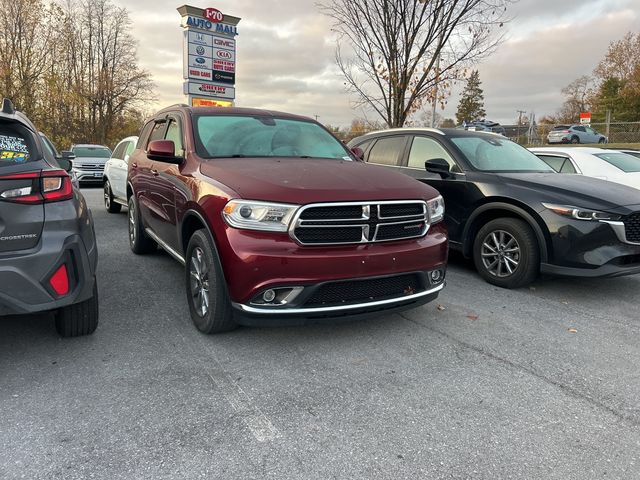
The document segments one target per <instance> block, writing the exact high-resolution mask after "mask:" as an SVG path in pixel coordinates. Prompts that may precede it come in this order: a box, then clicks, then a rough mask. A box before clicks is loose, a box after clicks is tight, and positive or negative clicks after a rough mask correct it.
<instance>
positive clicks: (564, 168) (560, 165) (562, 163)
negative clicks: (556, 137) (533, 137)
mask: <svg viewBox="0 0 640 480" xmlns="http://www.w3.org/2000/svg"><path fill="white" fill-rule="evenodd" d="M538 157H539V158H540V159H542V160H544V162H545V163H546V164H547V165H549V166H550V167H551V168H553V169H554V170H555V171H556V172H558V173H576V169H575V168H574V166H573V163H571V160H569V159H568V158H567V157H560V156H557V155H538Z"/></svg>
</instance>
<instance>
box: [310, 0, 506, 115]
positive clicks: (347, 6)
mask: <svg viewBox="0 0 640 480" xmlns="http://www.w3.org/2000/svg"><path fill="white" fill-rule="evenodd" d="M512 2H513V0H331V1H330V2H328V3H325V4H321V5H320V8H321V10H322V12H323V13H324V14H325V15H327V16H328V17H330V18H331V19H332V20H333V28H334V31H335V32H337V34H338V44H337V48H336V62H337V64H338V67H339V68H340V70H341V72H342V74H343V75H344V78H345V85H346V87H347V88H348V89H349V90H350V91H351V92H353V93H355V94H356V96H357V99H358V100H357V105H358V106H366V107H369V108H372V109H373V110H375V111H376V112H377V113H378V115H380V117H381V118H382V119H383V120H384V121H385V122H386V123H387V125H388V126H390V127H399V126H402V125H404V123H405V121H406V120H407V118H408V117H409V116H410V115H411V114H412V113H414V112H416V111H418V110H419V109H420V108H421V106H422V105H423V103H424V102H427V101H434V100H436V101H440V102H442V101H443V100H444V99H445V98H446V97H447V96H448V95H449V92H450V88H451V84H452V82H453V81H455V80H457V79H459V78H461V76H462V75H463V73H464V70H465V69H466V68H468V67H470V66H472V65H473V64H475V63H476V62H478V61H479V60H480V59H482V58H484V57H486V56H487V55H488V54H490V53H491V52H493V51H494V50H495V48H496V47H497V45H498V44H499V43H500V42H501V41H502V36H501V35H496V33H495V32H494V30H495V27H500V26H502V25H503V24H504V22H505V21H507V19H506V7H507V5H508V4H510V3H512ZM434 97H437V98H434Z"/></svg>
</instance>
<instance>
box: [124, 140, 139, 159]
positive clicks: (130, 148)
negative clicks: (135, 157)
mask: <svg viewBox="0 0 640 480" xmlns="http://www.w3.org/2000/svg"><path fill="white" fill-rule="evenodd" d="M135 149H136V144H135V143H134V142H128V143H127V149H126V150H125V152H124V154H125V156H127V155H131V154H132V153H133V151H134V150H135Z"/></svg>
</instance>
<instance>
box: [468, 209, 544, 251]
mask: <svg viewBox="0 0 640 480" xmlns="http://www.w3.org/2000/svg"><path fill="white" fill-rule="evenodd" d="M503 217H510V218H519V219H521V220H524V221H525V222H527V224H529V226H530V227H531V228H532V229H533V232H534V234H535V236H536V240H537V241H538V247H539V249H540V261H541V262H542V263H546V262H547V261H548V258H549V250H550V244H551V239H550V237H549V234H548V232H547V229H546V226H545V225H544V222H543V221H542V219H541V218H540V217H539V216H538V214H537V213H536V212H535V211H533V210H532V209H530V208H528V207H527V206H526V205H522V204H515V203H512V202H511V201H508V200H505V199H492V200H490V201H489V202H486V203H484V204H482V205H480V206H479V207H477V208H476V209H475V210H474V211H473V213H472V214H471V216H470V217H469V220H467V222H466V224H465V227H464V231H463V234H462V239H463V243H462V251H463V254H464V256H465V257H467V258H471V257H472V256H473V242H474V240H475V237H476V234H477V233H478V231H479V230H480V229H481V228H482V225H484V224H486V223H487V222H490V221H491V220H495V219H496V218H503Z"/></svg>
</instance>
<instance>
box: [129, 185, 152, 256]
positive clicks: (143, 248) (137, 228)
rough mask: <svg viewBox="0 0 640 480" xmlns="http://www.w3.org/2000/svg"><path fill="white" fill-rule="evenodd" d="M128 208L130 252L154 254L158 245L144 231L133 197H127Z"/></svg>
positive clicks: (136, 203)
mask: <svg viewBox="0 0 640 480" xmlns="http://www.w3.org/2000/svg"><path fill="white" fill-rule="evenodd" d="M128 208H129V212H128V214H127V217H128V220H129V222H128V224H129V246H130V247H131V251H132V252H133V253H136V254H138V255H142V254H145V253H151V252H155V251H156V250H157V249H158V244H157V243H156V242H154V241H153V239H152V238H151V237H149V235H147V232H145V230H144V225H143V224H142V220H141V219H140V213H139V211H138V202H136V199H135V195H131V196H130V197H129V202H128Z"/></svg>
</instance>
